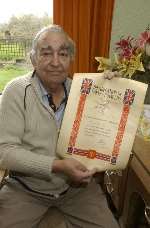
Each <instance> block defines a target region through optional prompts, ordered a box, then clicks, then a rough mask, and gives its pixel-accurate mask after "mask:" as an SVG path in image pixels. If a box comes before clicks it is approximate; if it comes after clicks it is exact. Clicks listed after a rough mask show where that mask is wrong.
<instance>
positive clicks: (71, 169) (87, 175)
mask: <svg viewBox="0 0 150 228" xmlns="http://www.w3.org/2000/svg"><path fill="white" fill-rule="evenodd" d="M52 171H53V172H55V173H57V172H60V173H64V174H66V175H67V176H68V177H69V179H70V180H71V181H73V182H78V183H87V182H89V181H90V179H91V177H92V176H93V175H94V174H95V172H96V170H95V169H93V170H88V169H87V168H86V167H85V166H84V165H83V164H82V163H80V162H79V161H77V160H75V159H72V158H66V159H64V160H54V162H53V167H52Z"/></svg>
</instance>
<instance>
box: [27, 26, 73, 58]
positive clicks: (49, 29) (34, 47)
mask: <svg viewBox="0 0 150 228" xmlns="http://www.w3.org/2000/svg"><path fill="white" fill-rule="evenodd" d="M45 32H54V33H55V32H57V33H61V34H64V35H65V36H66V38H67V41H68V46H69V47H68V50H69V54H70V56H71V58H72V59H73V58H74V56H75V43H74V41H73V40H72V39H71V38H70V36H69V35H68V34H67V33H66V32H65V31H64V30H63V28H62V27H61V26H59V25H49V26H47V27H44V28H42V29H41V30H40V31H39V32H38V33H37V34H36V36H35V38H34V39H33V42H32V49H31V53H30V55H31V60H32V59H33V58H35V55H36V53H37V44H38V41H39V38H40V36H41V35H42V34H43V33H45Z"/></svg>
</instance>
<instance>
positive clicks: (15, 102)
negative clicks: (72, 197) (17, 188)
mask: <svg viewBox="0 0 150 228" xmlns="http://www.w3.org/2000/svg"><path fill="white" fill-rule="evenodd" d="M18 88H19V89H20V90H23V91H24V89H23V88H21V86H20V85H19V84H17V83H11V84H9V85H8V86H7V87H6V89H5V90H4V92H3V95H2V97H1V101H0V167H1V168H4V169H8V170H13V171H17V172H21V173H24V174H25V175H31V176H35V177H38V178H41V179H46V180H49V179H51V175H52V173H51V167H52V163H53V161H54V159H55V157H49V156H46V155H43V154H36V153H34V152H32V151H31V150H29V149H28V148H25V146H24V145H23V144H22V138H23V135H24V122H25V121H24V103H23V101H24V93H23V92H20V91H19V90H18Z"/></svg>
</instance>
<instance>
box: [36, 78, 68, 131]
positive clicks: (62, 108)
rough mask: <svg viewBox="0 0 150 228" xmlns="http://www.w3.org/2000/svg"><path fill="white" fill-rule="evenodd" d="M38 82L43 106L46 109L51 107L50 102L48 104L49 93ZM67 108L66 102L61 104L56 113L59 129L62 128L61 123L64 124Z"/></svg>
mask: <svg viewBox="0 0 150 228" xmlns="http://www.w3.org/2000/svg"><path fill="white" fill-rule="evenodd" d="M37 79H38V77H37ZM38 82H39V86H40V90H41V97H42V101H43V105H45V106H46V107H49V102H48V97H47V96H48V93H47V91H46V89H45V88H44V86H43V85H42V83H41V81H40V80H39V79H38ZM64 98H65V94H64ZM65 106H66V103H65V102H63V103H61V104H60V106H59V107H58V108H57V110H56V112H55V118H56V122H57V126H58V128H60V126H61V122H62V119H63V116H64V111H65Z"/></svg>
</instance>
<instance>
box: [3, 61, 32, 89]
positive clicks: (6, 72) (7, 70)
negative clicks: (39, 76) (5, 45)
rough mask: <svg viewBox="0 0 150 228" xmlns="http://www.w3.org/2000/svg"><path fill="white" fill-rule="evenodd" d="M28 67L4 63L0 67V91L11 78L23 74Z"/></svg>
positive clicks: (26, 71)
mask: <svg viewBox="0 0 150 228" xmlns="http://www.w3.org/2000/svg"><path fill="white" fill-rule="evenodd" d="M28 72H29V69H27V68H24V67H19V66H15V65H6V66H5V67H4V68H2V69H0V92H2V91H3V89H4V87H5V85H6V84H7V83H8V82H9V81H10V80H11V79H13V78H16V77H18V76H21V75H24V74H26V73H28Z"/></svg>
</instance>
